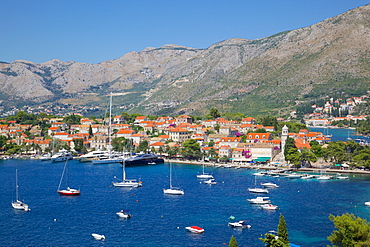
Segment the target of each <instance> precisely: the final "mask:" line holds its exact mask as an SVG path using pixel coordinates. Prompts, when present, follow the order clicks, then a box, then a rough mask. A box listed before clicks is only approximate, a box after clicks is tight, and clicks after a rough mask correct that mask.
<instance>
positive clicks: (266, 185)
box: [261, 182, 279, 188]
mask: <svg viewBox="0 0 370 247" xmlns="http://www.w3.org/2000/svg"><path fill="white" fill-rule="evenodd" d="M261 185H262V186H263V187H267V188H278V187H279V185H277V184H274V183H270V182H268V183H261Z"/></svg>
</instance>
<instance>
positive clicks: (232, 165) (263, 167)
mask: <svg viewBox="0 0 370 247" xmlns="http://www.w3.org/2000/svg"><path fill="white" fill-rule="evenodd" d="M164 161H165V162H170V161H171V162H176V163H180V164H188V165H205V166H212V167H222V168H234V169H238V168H244V169H255V170H286V171H293V170H294V171H297V172H315V173H320V172H321V171H323V172H326V173H349V174H364V175H370V171H365V170H361V169H357V170H341V169H330V168H324V169H320V168H314V167H312V168H294V167H290V166H276V165H255V164H239V163H226V164H225V163H213V162H202V161H191V160H169V159H165V160H164Z"/></svg>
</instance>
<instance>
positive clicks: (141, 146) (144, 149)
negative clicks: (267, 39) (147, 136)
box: [138, 140, 149, 152]
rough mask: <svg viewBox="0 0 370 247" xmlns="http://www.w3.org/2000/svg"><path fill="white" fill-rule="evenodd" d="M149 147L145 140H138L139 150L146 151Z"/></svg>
mask: <svg viewBox="0 0 370 247" xmlns="http://www.w3.org/2000/svg"><path fill="white" fill-rule="evenodd" d="M148 149H149V143H148V141H147V140H144V141H142V142H140V144H139V146H138V150H139V152H146V151H147V150H148Z"/></svg>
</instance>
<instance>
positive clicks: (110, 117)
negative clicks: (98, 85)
mask: <svg viewBox="0 0 370 247" xmlns="http://www.w3.org/2000/svg"><path fill="white" fill-rule="evenodd" d="M111 128H112V92H111V93H110V100H109V126H108V149H109V158H110V157H111V156H112V146H111V142H112V140H111V139H112V137H111Z"/></svg>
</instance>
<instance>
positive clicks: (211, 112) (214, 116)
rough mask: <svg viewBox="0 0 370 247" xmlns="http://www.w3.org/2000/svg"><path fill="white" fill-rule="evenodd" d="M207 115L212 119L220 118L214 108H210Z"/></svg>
mask: <svg viewBox="0 0 370 247" xmlns="http://www.w3.org/2000/svg"><path fill="white" fill-rule="evenodd" d="M209 115H210V116H211V117H212V118H213V119H215V118H219V117H221V114H220V112H219V111H218V110H217V109H216V108H212V109H211V110H210V111H209Z"/></svg>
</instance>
